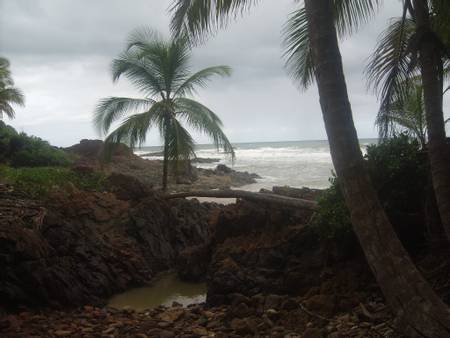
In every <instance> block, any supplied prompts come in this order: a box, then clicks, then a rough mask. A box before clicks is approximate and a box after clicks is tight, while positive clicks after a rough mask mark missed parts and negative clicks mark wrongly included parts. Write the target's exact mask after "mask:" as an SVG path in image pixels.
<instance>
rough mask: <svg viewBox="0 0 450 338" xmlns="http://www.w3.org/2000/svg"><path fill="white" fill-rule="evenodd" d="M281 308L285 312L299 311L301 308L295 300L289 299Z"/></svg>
mask: <svg viewBox="0 0 450 338" xmlns="http://www.w3.org/2000/svg"><path fill="white" fill-rule="evenodd" d="M281 308H282V309H283V310H287V311H290V310H295V309H298V308H299V306H298V303H297V302H296V301H295V300H294V299H293V298H291V297H289V298H287V299H286V300H285V301H284V302H283V303H282V305H281Z"/></svg>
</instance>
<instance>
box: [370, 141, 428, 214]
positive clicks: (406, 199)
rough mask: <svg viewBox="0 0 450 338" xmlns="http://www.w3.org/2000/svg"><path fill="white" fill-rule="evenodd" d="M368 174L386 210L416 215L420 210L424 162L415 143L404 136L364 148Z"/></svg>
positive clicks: (425, 172) (424, 170) (424, 180)
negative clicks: (414, 213)
mask: <svg viewBox="0 0 450 338" xmlns="http://www.w3.org/2000/svg"><path fill="white" fill-rule="evenodd" d="M366 160H367V161H366V162H367V167H368V170H369V175H370V177H371V179H372V182H373V184H374V186H375V187H376V189H377V192H378V196H379V197H380V200H381V202H382V203H383V206H384V207H385V209H386V210H387V211H388V212H389V211H394V210H395V211H401V212H415V211H417V210H418V209H420V208H421V207H422V204H423V198H424V189H425V187H426V184H427V160H426V155H425V153H424V152H422V151H421V150H420V144H419V142H418V141H417V140H415V139H413V140H411V139H410V138H409V137H407V136H406V135H400V136H398V137H395V138H392V139H389V140H386V141H385V142H382V143H380V144H377V145H370V146H368V147H367V155H366Z"/></svg>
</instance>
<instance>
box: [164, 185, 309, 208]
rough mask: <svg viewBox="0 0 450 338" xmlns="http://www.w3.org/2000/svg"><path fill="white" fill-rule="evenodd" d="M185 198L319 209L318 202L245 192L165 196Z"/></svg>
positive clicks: (199, 192) (205, 191)
mask: <svg viewBox="0 0 450 338" xmlns="http://www.w3.org/2000/svg"><path fill="white" fill-rule="evenodd" d="M183 197H216V198H242V199H246V200H249V201H254V202H263V203H268V204H278V205H280V206H285V207H293V208H301V209H308V210H316V208H317V202H315V201H310V200H305V199H300V198H293V197H286V196H281V195H276V194H268V193H260V192H251V191H245V190H194V191H189V192H179V193H173V194H169V195H166V196H165V198H166V199H172V198H183Z"/></svg>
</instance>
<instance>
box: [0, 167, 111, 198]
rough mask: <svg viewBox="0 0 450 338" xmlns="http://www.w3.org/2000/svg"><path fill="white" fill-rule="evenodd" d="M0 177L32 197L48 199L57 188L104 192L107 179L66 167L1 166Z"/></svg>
mask: <svg viewBox="0 0 450 338" xmlns="http://www.w3.org/2000/svg"><path fill="white" fill-rule="evenodd" d="M0 177H1V180H2V181H3V182H4V183H9V184H12V185H14V187H15V188H16V189H17V190H20V191H23V192H26V193H28V194H30V195H31V196H32V197H46V196H47V195H48V194H49V193H50V192H51V191H52V190H53V189H55V188H63V189H64V188H68V189H72V188H73V187H74V188H77V189H81V190H87V191H103V190H104V189H105V179H106V178H105V175H104V174H102V173H100V172H76V171H73V170H72V169H70V168H65V167H23V168H13V167H8V166H0Z"/></svg>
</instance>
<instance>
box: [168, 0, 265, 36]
mask: <svg viewBox="0 0 450 338" xmlns="http://www.w3.org/2000/svg"><path fill="white" fill-rule="evenodd" d="M258 2H259V0H175V1H174V2H173V4H172V6H171V7H170V9H169V11H170V12H171V13H172V21H171V24H170V27H171V30H172V32H173V34H174V36H176V37H179V36H183V35H184V36H187V37H188V38H189V40H190V41H191V42H194V43H195V42H197V43H198V42H201V41H202V40H203V38H204V37H205V36H207V35H209V34H213V33H214V32H216V31H217V29H219V28H223V27H226V26H227V24H228V22H229V21H230V20H232V19H236V18H237V17H238V16H240V15H242V14H243V13H244V12H246V11H247V10H248V9H250V8H251V7H252V6H253V5H255V4H256V3H258Z"/></svg>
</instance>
